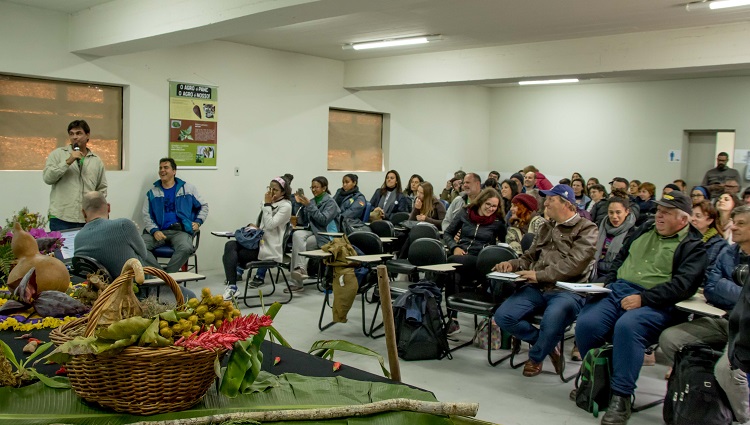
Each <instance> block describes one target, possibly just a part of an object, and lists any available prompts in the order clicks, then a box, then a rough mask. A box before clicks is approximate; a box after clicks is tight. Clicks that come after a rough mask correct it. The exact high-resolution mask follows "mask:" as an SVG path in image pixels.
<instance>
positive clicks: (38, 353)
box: [21, 342, 54, 368]
mask: <svg viewBox="0 0 750 425" xmlns="http://www.w3.org/2000/svg"><path fill="white" fill-rule="evenodd" d="M52 345H54V344H53V343H52V342H47V343H44V344H43V345H40V346H38V347H36V351H34V352H33V353H31V355H30V356H29V357H27V358H26V361H25V362H23V364H22V365H21V367H24V368H25V367H26V365H28V364H29V363H31V361H32V360H34V359H35V358H37V357H39V356H41V355H42V354H44V353H45V352H46V351H47V350H49V348H50V347H52Z"/></svg>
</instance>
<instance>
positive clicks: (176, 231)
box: [141, 158, 208, 273]
mask: <svg viewBox="0 0 750 425" xmlns="http://www.w3.org/2000/svg"><path fill="white" fill-rule="evenodd" d="M176 174H177V164H175V161H174V159H172V158H162V159H160V160H159V180H157V181H156V182H154V187H152V188H151V189H150V190H149V191H148V192H147V193H146V201H145V202H144V203H143V210H142V213H143V222H144V224H145V232H146V233H144V234H143V235H141V236H142V238H143V242H145V244H146V249H148V250H149V251H153V250H154V248H158V247H160V246H162V245H164V244H166V243H169V244H170V245H172V248H174V254H172V257H171V258H170V259H169V263H167V266H166V267H165V268H164V270H166V271H167V273H173V272H176V271H177V270H179V269H180V267H182V265H183V264H185V262H186V261H187V260H188V258H190V255H192V254H193V250H194V248H193V235H194V234H195V232H197V231H198V228H199V227H200V226H201V224H203V222H204V221H206V218H207V217H208V203H207V202H206V201H204V200H203V198H202V197H201V196H200V194H199V193H198V189H196V188H195V186H193V185H192V184H190V183H187V182H186V181H184V180H182V179H179V178H177V177H175V176H176Z"/></svg>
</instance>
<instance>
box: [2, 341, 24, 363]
mask: <svg viewBox="0 0 750 425" xmlns="http://www.w3.org/2000/svg"><path fill="white" fill-rule="evenodd" d="M0 347H2V348H3V354H4V355H5V358H6V359H8V361H9V362H11V364H13V366H15V367H16V370H20V369H21V366H20V365H19V364H18V360H16V355H15V354H13V350H11V349H10V346H8V344H6V343H5V342H4V341H3V340H0Z"/></svg>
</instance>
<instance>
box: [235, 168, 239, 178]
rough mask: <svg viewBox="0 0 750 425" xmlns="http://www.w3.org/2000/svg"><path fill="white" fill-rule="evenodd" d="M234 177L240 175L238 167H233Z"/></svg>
mask: <svg viewBox="0 0 750 425" xmlns="http://www.w3.org/2000/svg"><path fill="white" fill-rule="evenodd" d="M234 175H235V176H239V175H240V167H234Z"/></svg>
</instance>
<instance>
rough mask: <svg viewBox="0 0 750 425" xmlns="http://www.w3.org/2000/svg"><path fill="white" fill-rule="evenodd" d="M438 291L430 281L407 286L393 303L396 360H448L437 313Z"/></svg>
mask: <svg viewBox="0 0 750 425" xmlns="http://www.w3.org/2000/svg"><path fill="white" fill-rule="evenodd" d="M440 297H441V294H440V289H439V288H438V287H437V285H435V284H434V283H433V282H431V281H426V280H423V281H420V282H418V283H414V284H411V285H409V290H408V291H407V292H405V293H403V294H401V295H400V296H399V297H398V298H396V300H395V301H394V302H393V319H394V322H395V327H396V345H397V348H398V356H399V357H400V358H402V359H404V360H432V359H442V358H443V357H448V358H452V357H451V355H450V348H449V347H448V337H447V335H446V333H445V320H444V319H443V313H442V311H441V309H440V303H439V301H440Z"/></svg>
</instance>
